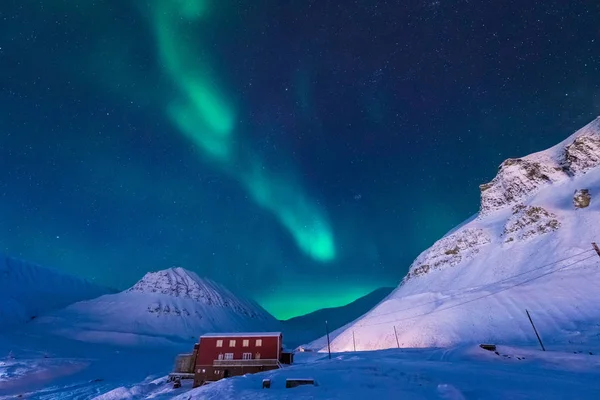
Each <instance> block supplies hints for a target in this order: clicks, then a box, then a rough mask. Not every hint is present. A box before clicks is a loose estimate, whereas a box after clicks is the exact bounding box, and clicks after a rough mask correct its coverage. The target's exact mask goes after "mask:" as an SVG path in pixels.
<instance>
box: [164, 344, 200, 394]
mask: <svg viewBox="0 0 600 400" xmlns="http://www.w3.org/2000/svg"><path fill="white" fill-rule="evenodd" d="M198 347H199V345H198V344H195V345H194V351H193V352H191V353H187V354H178V355H177V357H176V358H175V366H174V368H173V372H171V373H170V374H169V381H173V382H175V386H178V387H180V386H181V380H182V379H194V371H195V366H196V359H197V358H198Z"/></svg>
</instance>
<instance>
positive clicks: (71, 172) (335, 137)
mask: <svg viewBox="0 0 600 400" xmlns="http://www.w3.org/2000/svg"><path fill="white" fill-rule="evenodd" d="M599 21H600V3H598V1H597V0H589V1H582V0H574V1H565V0H544V1H541V0H540V1H525V0H523V1H517V0H514V1H508V0H503V1H501V0H491V1H476V0H439V1H431V0H429V1H414V0H405V1H387V0H382V1H376V0H354V1H350V0H348V1H345V0H344V1H341V0H338V1H329V0H269V1H267V0H152V1H141V0H140V1H134V0H70V1H69V0H36V1H33V0H2V1H1V5H0V89H1V90H0V171H1V172H0V251H2V252H5V253H7V254H9V255H12V256H16V257H21V258H24V259H26V260H30V261H33V262H36V263H39V264H42V265H45V266H49V267H52V268H55V269H58V270H61V271H65V272H67V273H71V274H76V275H78V276H81V277H85V278H88V279H93V280H94V281H96V282H97V283H99V284H102V285H108V286H111V287H114V288H118V289H124V288H126V287H128V286H130V285H132V284H133V283H134V282H135V281H137V280H138V279H139V278H140V277H141V276H142V275H143V274H144V273H145V272H147V271H150V270H159V269H164V268H168V267H171V266H181V267H184V268H187V269H190V270H193V271H196V272H197V273H199V274H200V275H202V276H207V277H210V278H213V279H215V280H217V281H219V282H221V283H224V284H225V285H226V286H228V287H229V288H231V289H232V290H234V291H238V292H241V293H245V294H248V295H250V296H251V297H253V298H255V299H256V300H257V301H258V302H259V303H261V304H262V305H263V306H264V307H265V308H266V309H267V310H269V311H271V312H272V313H273V314H274V315H276V316H277V317H281V318H286V317H291V316H294V315H298V314H301V313H305V312H309V311H312V310H314V309H317V308H321V307H327V306H334V305H341V304H345V303H348V302H350V301H352V300H354V299H355V298H357V297H359V296H362V295H364V294H366V293H367V292H370V291H372V290H374V289H375V288H377V287H380V286H396V285H397V283H398V282H399V281H400V280H401V279H402V277H403V276H404V274H405V273H406V272H407V269H408V267H409V265H410V263H411V262H412V260H413V259H414V258H415V257H416V256H417V255H418V254H419V253H420V252H421V251H423V250H425V249H426V248H427V247H428V246H430V245H431V244H432V243H433V242H434V241H435V240H437V239H438V238H439V237H440V236H441V235H443V234H444V233H445V232H446V231H448V230H449V229H451V228H452V227H453V226H454V225H456V224H458V223H460V222H461V221H463V220H464V219H466V218H468V217H469V216H471V215H472V214H474V213H475V212H477V210H478V205H479V190H478V185H479V184H481V183H485V182H487V181H489V180H491V179H492V178H493V177H494V175H495V173H496V170H497V166H498V165H499V164H500V162H501V161H502V160H504V159H506V158H508V157H518V156H522V155H526V154H529V153H531V152H534V151H538V150H541V149H544V148H546V147H549V146H551V145H554V144H555V143H557V142H558V141H560V140H562V139H564V138H565V137H566V136H567V135H569V134H571V133H572V132H573V131H574V130H575V129H577V128H579V127H581V126H583V125H584V124H586V123H587V122H589V121H590V120H591V119H592V118H594V117H595V116H597V115H598V114H600V23H599Z"/></svg>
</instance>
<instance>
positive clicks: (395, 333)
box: [394, 325, 400, 348]
mask: <svg viewBox="0 0 600 400" xmlns="http://www.w3.org/2000/svg"><path fill="white" fill-rule="evenodd" d="M394 336H396V344H397V345H398V348H400V342H399V341H398V332H396V325H394Z"/></svg>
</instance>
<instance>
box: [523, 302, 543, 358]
mask: <svg viewBox="0 0 600 400" xmlns="http://www.w3.org/2000/svg"><path fill="white" fill-rule="evenodd" d="M525 312H526V313H527V317H528V318H529V322H531V326H532V327H533V331H534V332H535V336H537V339H538V341H539V342H540V346H542V350H543V351H546V349H545V348H544V343H542V339H540V335H539V334H538V331H537V329H535V325H534V324H533V320H532V319H531V315H529V311H527V310H525Z"/></svg>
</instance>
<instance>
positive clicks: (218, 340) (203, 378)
mask: <svg viewBox="0 0 600 400" xmlns="http://www.w3.org/2000/svg"><path fill="white" fill-rule="evenodd" d="M196 357H197V358H196V363H195V374H194V387H196V386H200V385H202V384H204V383H206V382H212V381H217V380H219V379H222V378H227V377H230V376H236V375H244V374H248V373H255V372H260V371H268V370H271V369H277V368H280V367H281V364H291V363H292V355H291V354H290V353H284V352H283V336H282V334H281V332H256V333H255V332H252V333H208V334H206V335H202V336H200V342H199V345H198V353H197V356H196Z"/></svg>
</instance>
